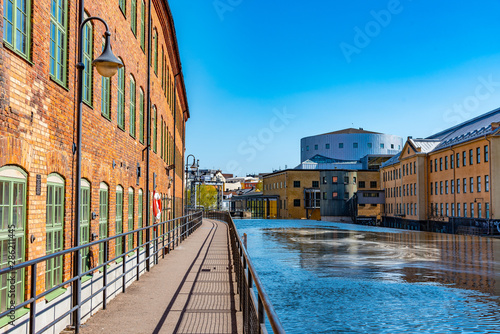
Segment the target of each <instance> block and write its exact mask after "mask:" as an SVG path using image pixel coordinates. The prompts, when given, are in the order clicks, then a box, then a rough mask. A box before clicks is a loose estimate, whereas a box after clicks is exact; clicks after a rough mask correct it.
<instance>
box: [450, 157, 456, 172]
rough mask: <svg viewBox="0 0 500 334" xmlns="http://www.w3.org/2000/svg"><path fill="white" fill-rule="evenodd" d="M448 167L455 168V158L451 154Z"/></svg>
mask: <svg viewBox="0 0 500 334" xmlns="http://www.w3.org/2000/svg"><path fill="white" fill-rule="evenodd" d="M450 168H451V169H453V168H455V159H453V154H452V155H450Z"/></svg>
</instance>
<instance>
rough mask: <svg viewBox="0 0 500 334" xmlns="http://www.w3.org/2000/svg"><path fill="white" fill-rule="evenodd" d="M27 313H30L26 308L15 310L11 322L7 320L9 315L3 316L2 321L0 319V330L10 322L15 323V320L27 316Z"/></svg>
mask: <svg viewBox="0 0 500 334" xmlns="http://www.w3.org/2000/svg"><path fill="white" fill-rule="evenodd" d="M29 311H30V309H29V308H27V307H23V308H21V309H19V310H17V311H16V313H15V317H14V320H11V319H10V318H9V315H6V316H4V317H3V318H2V319H0V328H3V327H5V326H6V325H8V324H9V322H11V321H12V322H14V321H16V320H17V319H19V318H21V317H22V316H23V315H25V314H27V313H28V312H29ZM14 326H15V324H14Z"/></svg>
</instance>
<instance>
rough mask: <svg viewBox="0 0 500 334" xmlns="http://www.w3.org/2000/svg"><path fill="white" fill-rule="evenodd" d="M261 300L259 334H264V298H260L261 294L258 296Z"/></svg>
mask: <svg viewBox="0 0 500 334" xmlns="http://www.w3.org/2000/svg"><path fill="white" fill-rule="evenodd" d="M257 296H258V299H259V310H258V311H259V334H262V326H263V325H264V305H263V304H262V298H260V293H258V294H257Z"/></svg>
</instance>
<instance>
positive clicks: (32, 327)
mask: <svg viewBox="0 0 500 334" xmlns="http://www.w3.org/2000/svg"><path fill="white" fill-rule="evenodd" d="M73 293H74V292H73ZM31 298H33V302H32V303H31V308H30V333H31V334H35V333H36V328H35V325H36V323H35V319H36V263H35V264H32V265H31ZM78 307H80V305H78ZM75 332H78V330H77V329H76V328H75Z"/></svg>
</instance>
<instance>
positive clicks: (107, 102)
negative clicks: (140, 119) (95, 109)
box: [101, 41, 111, 120]
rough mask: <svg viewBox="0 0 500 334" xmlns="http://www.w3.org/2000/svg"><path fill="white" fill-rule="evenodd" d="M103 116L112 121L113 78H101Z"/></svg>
mask: <svg viewBox="0 0 500 334" xmlns="http://www.w3.org/2000/svg"><path fill="white" fill-rule="evenodd" d="M104 43H105V42H104V41H103V44H102V49H103V50H104ZM101 115H103V116H104V117H106V118H107V119H108V120H111V78H106V77H101Z"/></svg>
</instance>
